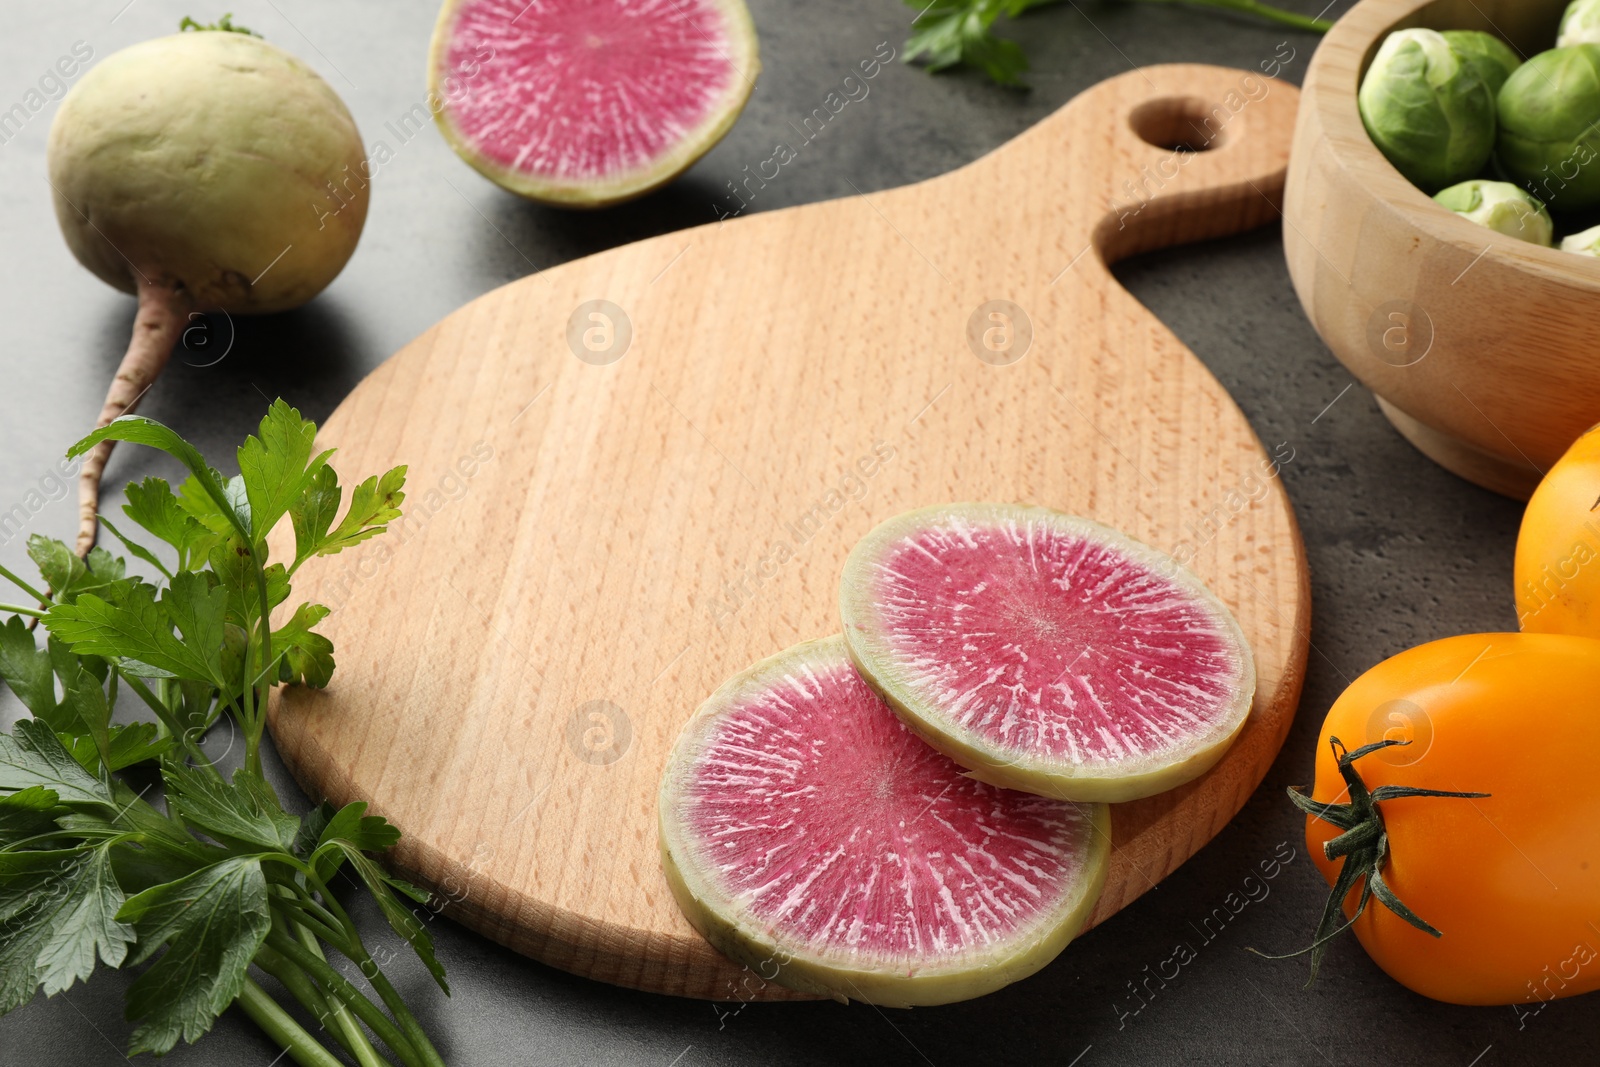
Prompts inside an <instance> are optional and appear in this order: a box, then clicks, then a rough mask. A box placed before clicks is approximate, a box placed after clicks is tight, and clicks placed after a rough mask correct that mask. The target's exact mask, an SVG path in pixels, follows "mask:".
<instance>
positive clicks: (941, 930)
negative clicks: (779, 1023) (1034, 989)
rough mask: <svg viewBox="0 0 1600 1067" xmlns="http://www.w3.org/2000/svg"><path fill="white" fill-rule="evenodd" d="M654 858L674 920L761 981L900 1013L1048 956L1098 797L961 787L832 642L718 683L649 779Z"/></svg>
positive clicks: (1097, 850)
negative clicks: (654, 802) (656, 777)
mask: <svg viewBox="0 0 1600 1067" xmlns="http://www.w3.org/2000/svg"><path fill="white" fill-rule="evenodd" d="M660 816H661V856H662V866H663V867H664V868H665V870H666V874H667V881H668V882H669V884H670V885H671V886H672V891H673V894H674V895H675V896H676V897H677V900H678V903H679V905H680V906H681V907H682V908H683V911H684V914H685V915H687V916H688V917H689V921H690V922H691V923H693V924H694V926H695V928H696V929H698V930H699V931H700V932H701V933H702V934H704V935H705V936H706V939H707V940H709V941H710V942H711V943H712V944H713V945H715V946H716V947H717V948H719V949H721V950H722V951H723V952H724V953H725V954H727V955H729V956H731V957H733V958H734V959H736V960H739V961H741V962H743V963H745V964H747V965H748V966H749V967H750V968H751V970H753V971H755V972H756V973H757V974H760V975H761V976H763V977H765V978H768V979H772V980H775V981H777V982H780V983H782V984H784V985H787V986H790V987H791V988H794V989H800V990H804V991H807V992H814V993H825V994H828V995H830V996H833V997H836V998H838V999H841V1000H865V1001H868V1002H870V1003H873V1004H883V1005H893V1006H897V1007H909V1006H912V1005H917V1004H945V1003H949V1002H951V1001H955V1000H963V999H966V998H968V997H975V996H979V995H981V994H984V993H989V992H992V991H993V990H996V989H999V988H1000V987H1001V986H1004V985H1007V984H1009V983H1011V982H1014V981H1016V980H1017V979H1019V978H1024V977H1026V976H1027V975H1030V974H1032V973H1033V972H1035V971H1037V970H1038V969H1039V968H1040V967H1043V966H1044V965H1045V964H1046V963H1049V962H1050V961H1051V960H1052V959H1054V958H1055V957H1056V955H1057V954H1058V953H1060V951H1061V950H1062V948H1064V947H1065V946H1066V944H1067V942H1069V941H1071V940H1072V938H1073V937H1075V936H1077V934H1078V932H1079V931H1080V930H1081V929H1082V927H1083V924H1084V921H1085V920H1086V918H1087V917H1088V914H1089V910H1090V909H1091V908H1092V907H1093V906H1094V903H1095V901H1096V900H1097V899H1098V898H1099V895H1100V890H1101V888H1102V886H1103V885H1104V884H1105V875H1106V858H1107V855H1108V853H1109V846H1110V839H1111V825H1110V816H1109V809H1108V808H1106V807H1105V805H1102V804H1073V803H1066V802H1061V801H1055V800H1049V799H1047V798H1044V797H1037V796H1031V795H1029V794H1027V793H1017V792H1013V791H1011V790H1006V789H998V788H996V787H994V786H991V785H986V784H984V783H982V782H978V781H974V780H973V779H971V778H969V777H967V776H965V775H963V774H962V773H961V768H960V767H958V766H956V765H955V764H954V763H953V762H951V761H950V760H949V759H947V758H945V757H944V756H942V755H940V754H939V753H938V752H935V751H934V750H933V749H932V748H929V747H928V746H927V745H926V744H924V743H923V742H922V740H921V739H920V738H918V737H917V736H916V735H915V734H914V733H912V732H911V731H910V730H908V729H907V728H906V727H905V725H904V724H903V723H901V722H900V720H899V719H897V718H896V717H895V716H894V714H893V712H891V711H890V710H889V708H888V706H887V705H885V704H884V702H883V700H882V699H880V698H879V697H878V695H877V694H876V693H875V692H873V691H872V689H871V688H870V687H868V686H867V684H866V683H865V682H864V681H862V679H861V677H860V676H859V675H858V674H857V673H856V670H855V668H854V667H853V666H851V664H850V659H849V656H848V655H847V654H846V653H845V649H844V644H843V642H842V641H840V639H839V638H838V637H830V638H825V639H823V640H820V641H811V642H808V643H806V644H802V645H796V646H795V647H793V648H791V649H789V650H787V651H785V652H780V653H779V654H777V655H776V656H772V657H771V658H769V659H766V660H763V661H762V662H760V663H758V664H756V665H755V666H754V667H751V668H750V669H749V670H747V671H745V672H744V673H742V674H740V675H738V676H736V677H734V678H733V679H732V680H730V681H728V682H727V683H726V684H724V685H723V686H722V687H721V688H720V689H718V690H717V691H716V693H714V694H713V695H712V697H711V699H709V700H707V701H706V703H705V704H704V705H703V706H702V707H701V708H700V710H699V711H698V712H697V713H696V714H695V716H694V717H693V718H692V719H691V720H690V721H689V724H688V725H687V726H686V727H685V728H684V731H683V734H682V735H681V736H680V737H679V738H678V742H677V745H676V747H675V748H674V749H673V752H672V756H671V757H670V758H669V759H668V761H667V768H666V772H665V774H664V776H663V778H662V781H661V796H660Z"/></svg>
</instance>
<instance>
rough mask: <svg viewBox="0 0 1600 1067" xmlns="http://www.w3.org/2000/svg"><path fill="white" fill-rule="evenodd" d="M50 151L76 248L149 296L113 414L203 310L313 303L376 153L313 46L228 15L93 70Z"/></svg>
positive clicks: (120, 375) (111, 400)
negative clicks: (302, 54) (314, 57)
mask: <svg viewBox="0 0 1600 1067" xmlns="http://www.w3.org/2000/svg"><path fill="white" fill-rule="evenodd" d="M49 167H50V183H51V185H52V187H53V188H54V190H55V207H56V217H57V219H58V220H59V222H60V224H61V231H62V233H63V234H64V235H65V237H66V240H67V245H68V247H70V248H71V249H72V253H73V255H75V256H76V257H77V258H78V261H79V262H80V263H82V264H83V265H84V266H86V267H88V268H89V269H90V270H91V271H93V272H94V273H95V274H96V275H97V276H99V277H100V278H101V279H102V280H104V281H105V282H107V283H108V284H110V285H113V286H115V287H117V288H118V289H121V290H123V291H124V292H128V293H133V294H136V295H137V297H138V299H139V310H138V315H137V317H136V318H135V320H134V327H133V338H132V340H131V341H130V342H129V343H128V351H127V354H126V355H125V356H124V357H123V359H122V364H121V366H119V367H118V368H117V374H116V378H115V380H114V381H113V382H112V384H111V389H110V391H109V392H108V393H107V394H106V401H105V406H104V407H103V408H102V409H101V412H100V418H99V421H98V422H97V423H96V426H97V427H98V426H104V425H105V424H106V423H108V422H110V421H111V420H113V419H115V418H117V417H118V416H119V415H123V414H125V413H127V412H129V411H132V410H133V407H134V405H136V404H137V403H138V401H139V398H140V397H141V396H142V395H143V394H144V392H145V391H146V390H147V389H149V387H150V385H151V383H152V382H154V381H155V378H156V376H157V375H158V374H160V373H161V370H162V368H163V367H164V366H165V365H166V362H167V359H168V357H169V356H170V355H171V352H172V348H173V345H174V344H175V343H176V342H177V340H178V338H179V336H180V335H181V333H182V331H183V330H184V328H185V325H186V323H187V321H188V319H189V317H190V316H191V315H192V314H194V313H197V312H207V311H225V312H228V313H229V314H238V313H246V314H249V313H261V312H272V311H283V310H286V309H289V308H293V307H297V306H299V305H301V304H303V303H305V302H306V301H307V300H310V299H311V298H312V297H314V296H316V295H317V294H318V293H319V292H321V291H322V289H323V288H324V287H325V286H327V284H328V283H329V282H331V281H332V280H333V278H334V277H335V275H337V274H338V273H339V271H340V270H341V269H342V268H343V267H344V265H345V262H346V261H347V260H348V259H349V258H350V255H351V253H352V252H353V251H354V250H355V246H356V241H357V240H358V239H359V238H360V236H361V227H362V224H363V223H364V222H365V221H366V214H367V193H368V184H369V183H368V181H367V177H366V173H367V165H366V154H365V152H364V151H363V149H362V146H361V139H360V135H359V133H358V132H357V130H356V125H355V121H354V120H353V119H352V118H351V117H350V112H349V111H348V110H347V109H346V108H345V106H344V103H343V102H342V101H341V100H340V99H339V97H338V95H337V94H336V93H335V92H334V91H333V89H332V88H331V87H330V86H329V85H328V83H327V82H325V81H323V79H322V78H321V77H319V76H318V75H317V74H316V72H315V71H313V70H311V68H309V67H307V66H306V65H305V64H304V63H302V62H300V60H298V59H296V58H295V57H294V56H291V55H289V54H288V53H287V52H284V51H283V50H281V49H279V48H275V47H274V46H272V45H270V44H268V43H266V42H265V41H263V40H261V39H260V38H258V37H255V36H253V35H251V34H249V33H248V32H247V31H246V32H237V31H234V30H233V28H232V27H231V26H228V25H227V24H226V23H224V24H223V26H222V27H219V28H214V29H209V28H208V29H201V30H200V31H199V32H183V33H178V34H175V35H173V36H170V37H160V38H157V39H155V40H151V41H145V42H143V43H141V44H137V45H134V46H132V47H130V48H126V49H124V50H122V51H120V52H118V53H116V54H115V55H112V56H110V57H109V58H107V59H106V60H105V61H104V62H102V63H101V64H100V65H99V66H97V67H95V68H93V69H92V70H90V71H89V73H88V74H87V75H85V76H84V78H83V80H82V81H81V82H79V83H78V84H77V85H76V86H75V87H74V88H73V89H72V91H71V92H70V93H68V94H67V96H66V98H65V99H64V100H62V102H61V110H60V112H59V113H58V114H57V115H56V118H55V122H54V123H53V125H52V126H51V128H50V145H49ZM110 454H111V442H109V441H107V442H105V443H104V444H102V445H100V446H99V447H98V448H96V449H95V450H94V451H93V452H92V453H90V454H89V455H88V456H87V457H86V458H85V460H84V464H83V470H82V472H81V474H80V476H79V494H78V495H79V533H78V544H77V549H78V552H79V554H80V555H81V554H83V553H86V552H88V550H89V549H90V548H91V547H92V546H93V544H94V539H95V533H96V529H97V526H98V522H97V518H96V515H97V511H98V507H99V496H100V477H101V473H102V472H103V470H104V469H105V465H106V461H107V459H108V458H109V457H110Z"/></svg>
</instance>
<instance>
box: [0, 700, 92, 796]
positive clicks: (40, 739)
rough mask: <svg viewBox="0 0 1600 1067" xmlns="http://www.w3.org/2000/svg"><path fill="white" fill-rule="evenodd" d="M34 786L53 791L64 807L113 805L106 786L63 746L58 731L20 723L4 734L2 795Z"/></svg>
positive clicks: (0, 739)
mask: <svg viewBox="0 0 1600 1067" xmlns="http://www.w3.org/2000/svg"><path fill="white" fill-rule="evenodd" d="M30 786H40V787H42V788H44V789H49V790H52V791H53V792H55V793H56V795H57V796H58V797H59V798H60V800H61V802H62V803H64V804H104V805H110V804H111V792H110V790H109V789H108V788H107V787H106V784H105V783H104V782H102V781H100V779H98V778H96V777H95V776H94V775H92V774H90V773H89V772H88V771H86V770H84V769H83V766H82V765H81V764H79V763H78V761H77V760H75V759H73V758H72V754H71V753H70V752H68V751H67V750H66V749H65V748H63V747H62V746H61V742H60V740H58V739H57V737H56V735H55V733H54V731H52V730H51V729H50V727H49V726H48V725H46V724H45V723H42V722H39V721H37V720H34V719H19V720H18V721H17V723H16V725H15V726H13V727H12V728H11V733H9V734H0V792H6V793H10V792H15V791H17V790H21V789H27V788H29V787H30Z"/></svg>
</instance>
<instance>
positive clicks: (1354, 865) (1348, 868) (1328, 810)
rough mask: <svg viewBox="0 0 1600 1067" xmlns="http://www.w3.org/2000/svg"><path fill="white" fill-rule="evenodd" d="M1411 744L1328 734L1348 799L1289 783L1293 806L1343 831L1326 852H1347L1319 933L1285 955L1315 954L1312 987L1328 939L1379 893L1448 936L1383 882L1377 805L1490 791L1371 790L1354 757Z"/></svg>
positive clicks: (1385, 846)
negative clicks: (1331, 799)
mask: <svg viewBox="0 0 1600 1067" xmlns="http://www.w3.org/2000/svg"><path fill="white" fill-rule="evenodd" d="M1410 743H1411V742H1410V741H1396V740H1386V741H1374V742H1373V743H1372V744H1370V745H1362V746H1361V747H1360V748H1358V749H1356V750H1355V751H1354V752H1351V751H1349V750H1347V749H1346V748H1345V746H1344V742H1342V741H1340V740H1339V739H1338V738H1337V737H1331V736H1330V737H1329V738H1328V745H1329V747H1331V748H1332V749H1333V757H1334V759H1335V760H1336V761H1337V762H1338V765H1339V774H1340V776H1341V777H1343V778H1344V783H1345V786H1346V787H1347V788H1348V789H1349V792H1350V802H1349V803H1348V804H1325V803H1322V802H1321V801H1317V800H1312V799H1311V797H1309V796H1307V795H1306V794H1305V793H1304V792H1302V791H1301V790H1299V789H1297V788H1295V787H1294V786H1290V787H1289V799H1290V800H1291V801H1293V802H1294V806H1295V807H1297V808H1299V809H1300V810H1301V811H1303V812H1305V813H1306V814H1307V815H1310V816H1312V817H1313V818H1316V819H1321V820H1322V821H1323V822H1326V823H1330V824H1332V825H1333V826H1336V827H1338V828H1339V829H1340V830H1341V831H1343V832H1342V833H1340V834H1339V835H1338V836H1337V837H1334V838H1332V839H1330V840H1328V841H1326V842H1324V843H1323V846H1322V854H1323V855H1324V856H1326V857H1328V859H1330V860H1336V859H1338V858H1339V857H1341V856H1343V857H1344V863H1343V864H1341V865H1340V867H1339V875H1338V877H1337V878H1336V879H1334V883H1333V890H1332V892H1330V893H1329V894H1328V903H1327V905H1326V906H1324V907H1323V909H1322V919H1321V921H1320V922H1318V923H1317V933H1316V937H1315V938H1314V939H1313V940H1312V942H1311V944H1310V945H1309V946H1307V947H1306V948H1303V949H1301V950H1300V951H1299V952H1291V953H1288V954H1287V955H1288V956H1298V955H1300V954H1301V953H1304V952H1309V953H1311V979H1310V981H1308V982H1306V986H1307V987H1308V988H1309V987H1310V985H1311V983H1312V982H1315V981H1316V980H1317V968H1318V967H1320V966H1321V964H1322V957H1323V955H1324V954H1325V953H1326V952H1327V951H1328V944H1329V942H1331V941H1332V940H1333V938H1334V937H1335V936H1336V935H1338V934H1340V933H1342V932H1343V931H1345V930H1347V929H1349V928H1350V927H1351V926H1354V925H1355V922H1356V920H1357V919H1359V918H1361V915H1362V913H1363V912H1365V911H1366V910H1367V904H1368V903H1369V902H1370V901H1371V900H1372V898H1373V897H1377V898H1378V903H1380V904H1382V905H1383V906H1384V907H1386V908H1388V909H1389V910H1390V911H1392V912H1394V913H1395V914H1396V915H1398V916H1399V917H1400V918H1402V919H1404V920H1405V921H1406V922H1408V923H1410V924H1411V925H1412V926H1415V927H1416V928H1417V929H1418V930H1421V931H1422V932H1423V933H1425V934H1431V935H1432V936H1434V937H1443V936H1444V935H1443V934H1442V933H1441V932H1440V931H1439V930H1437V929H1435V928H1434V927H1433V926H1431V925H1429V924H1428V923H1427V922H1426V921H1425V920H1424V919H1423V918H1422V917H1421V916H1420V915H1418V914H1417V913H1416V912H1414V911H1412V910H1411V909H1410V908H1408V907H1407V906H1406V905H1405V902H1404V901H1402V900H1401V899H1400V898H1399V897H1398V896H1396V895H1395V892H1394V890H1393V889H1390V888H1389V883H1388V882H1386V881H1384V878H1383V868H1384V865H1385V864H1387V863H1388V862H1389V834H1388V832H1387V831H1386V830H1385V829H1384V825H1383V814H1382V813H1381V812H1380V811H1379V810H1378V805H1379V804H1380V803H1382V802H1383V801H1385V800H1398V799H1400V798H1401V797H1460V798H1474V797H1486V796H1488V795H1489V794H1488V793H1453V792H1447V791H1445V790H1442V789H1420V788H1414V787H1412V786H1404V785H1380V786H1379V787H1378V788H1376V789H1370V790H1369V789H1368V788H1367V783H1366V782H1365V781H1363V780H1362V778H1361V772H1360V771H1358V770H1356V760H1358V759H1361V758H1362V757H1363V756H1367V755H1370V754H1372V753H1374V752H1377V751H1378V750H1379V749H1385V748H1390V747H1392V746H1394V745H1409V744H1410ZM1357 882H1360V883H1361V898H1360V899H1359V900H1358V901H1357V902H1356V907H1355V911H1354V912H1352V913H1351V915H1350V918H1349V919H1348V920H1345V916H1344V902H1345V900H1346V898H1348V897H1349V896H1350V893H1351V892H1352V891H1353V890H1354V889H1355V887H1356V883H1357ZM1252 951H1253V950H1252ZM1257 954H1258V955H1266V954H1265V953H1257ZM1268 958H1269V959H1284V958H1286V957H1285V956H1270V957H1268Z"/></svg>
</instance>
